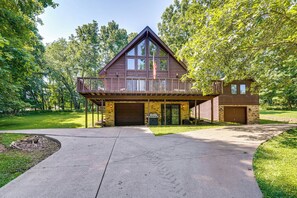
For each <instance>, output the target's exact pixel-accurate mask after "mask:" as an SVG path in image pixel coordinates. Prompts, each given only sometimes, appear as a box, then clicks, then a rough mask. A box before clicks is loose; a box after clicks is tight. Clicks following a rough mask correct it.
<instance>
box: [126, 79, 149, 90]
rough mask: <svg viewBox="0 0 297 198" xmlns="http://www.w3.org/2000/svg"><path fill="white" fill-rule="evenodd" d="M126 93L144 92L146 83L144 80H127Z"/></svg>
mask: <svg viewBox="0 0 297 198" xmlns="http://www.w3.org/2000/svg"><path fill="white" fill-rule="evenodd" d="M127 90H128V91H145V90H146V83H145V80H133V79H131V80H127Z"/></svg>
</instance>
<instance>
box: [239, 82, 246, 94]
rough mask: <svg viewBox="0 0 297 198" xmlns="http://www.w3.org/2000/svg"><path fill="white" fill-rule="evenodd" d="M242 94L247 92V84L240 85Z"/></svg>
mask: <svg viewBox="0 0 297 198" xmlns="http://www.w3.org/2000/svg"><path fill="white" fill-rule="evenodd" d="M239 91H240V94H246V85H245V84H241V85H240V87H239Z"/></svg>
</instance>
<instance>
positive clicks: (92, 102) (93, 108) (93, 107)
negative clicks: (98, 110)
mask: <svg viewBox="0 0 297 198" xmlns="http://www.w3.org/2000/svg"><path fill="white" fill-rule="evenodd" d="M94 123H95V122H94V102H93V101H92V127H93V128H94V127H95V125H94Z"/></svg>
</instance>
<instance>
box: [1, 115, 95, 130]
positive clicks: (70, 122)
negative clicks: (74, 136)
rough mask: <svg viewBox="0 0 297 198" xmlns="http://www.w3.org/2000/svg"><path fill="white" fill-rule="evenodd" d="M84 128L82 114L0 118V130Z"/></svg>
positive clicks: (90, 118)
mask: <svg viewBox="0 0 297 198" xmlns="http://www.w3.org/2000/svg"><path fill="white" fill-rule="evenodd" d="M94 117H95V122H96V120H97V115H96V114H95V115H94ZM99 119H100V115H99ZM91 123H92V116H91V113H89V114H88V124H89V126H91ZM84 126H85V114H84V112H58V111H56V112H55V111H53V112H31V113H27V114H26V115H23V116H7V117H0V130H15V129H46V128H83V127H84Z"/></svg>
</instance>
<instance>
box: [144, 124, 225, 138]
mask: <svg viewBox="0 0 297 198" xmlns="http://www.w3.org/2000/svg"><path fill="white" fill-rule="evenodd" d="M222 126H224V125H220V124H205V123H204V124H200V125H181V126H150V130H151V131H152V132H153V133H154V135H155V136H160V135H168V134H175V133H182V132H188V131H196V130H201V129H209V128H219V127H222Z"/></svg>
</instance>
